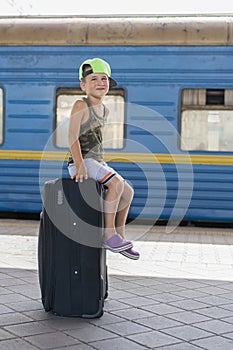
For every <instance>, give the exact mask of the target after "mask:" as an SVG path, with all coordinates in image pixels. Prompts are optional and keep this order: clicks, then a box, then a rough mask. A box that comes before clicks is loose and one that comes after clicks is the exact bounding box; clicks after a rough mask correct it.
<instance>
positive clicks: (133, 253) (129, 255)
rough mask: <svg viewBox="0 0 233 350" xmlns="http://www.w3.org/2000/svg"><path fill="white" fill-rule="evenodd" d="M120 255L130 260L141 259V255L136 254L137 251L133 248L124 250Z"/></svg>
mask: <svg viewBox="0 0 233 350" xmlns="http://www.w3.org/2000/svg"><path fill="white" fill-rule="evenodd" d="M120 253H121V254H122V255H124V256H126V257H127V258H129V259H133V260H138V259H139V258H140V254H139V253H138V252H136V250H133V249H132V248H129V249H127V250H124V251H122V252H120Z"/></svg>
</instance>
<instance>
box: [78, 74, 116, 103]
mask: <svg viewBox="0 0 233 350" xmlns="http://www.w3.org/2000/svg"><path fill="white" fill-rule="evenodd" d="M80 87H81V89H82V90H83V91H85V92H86V94H87V95H93V96H94V97H99V98H101V97H104V96H105V95H106V94H107V93H108V91H109V78H108V76H107V75H106V74H104V73H91V74H89V75H87V76H86V77H85V78H84V79H83V80H82V81H81V83H80Z"/></svg>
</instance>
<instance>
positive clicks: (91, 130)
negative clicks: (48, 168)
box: [68, 98, 106, 164]
mask: <svg viewBox="0 0 233 350" xmlns="http://www.w3.org/2000/svg"><path fill="white" fill-rule="evenodd" d="M83 100H84V101H85V102H86V103H87V106H88V108H89V118H88V120H87V121H86V122H85V123H83V124H81V127H80V133H79V143H80V147H81V152H82V156H83V158H93V159H95V160H97V161H98V162H102V161H103V146H102V140H103V135H102V132H103V127H104V123H105V120H106V107H105V106H104V115H103V118H99V117H98V116H97V115H96V113H95V111H94V108H93V106H92V105H91V103H90V101H89V100H88V99H87V98H83ZM73 162H74V161H73V157H72V154H71V153H70V156H69V160H68V163H69V164H70V163H73Z"/></svg>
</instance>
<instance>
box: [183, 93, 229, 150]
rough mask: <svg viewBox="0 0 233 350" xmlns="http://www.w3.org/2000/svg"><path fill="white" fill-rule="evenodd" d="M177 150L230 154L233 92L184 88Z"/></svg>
mask: <svg viewBox="0 0 233 350" xmlns="http://www.w3.org/2000/svg"><path fill="white" fill-rule="evenodd" d="M181 101H182V105H181V149H182V150H187V151H194V150H202V151H220V152H233V89H184V90H183V91H182V99H181Z"/></svg>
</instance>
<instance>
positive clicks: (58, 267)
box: [38, 178, 108, 318]
mask: <svg viewBox="0 0 233 350" xmlns="http://www.w3.org/2000/svg"><path fill="white" fill-rule="evenodd" d="M103 194H104V190H103V187H102V186H101V185H100V184H99V183H98V182H96V181H94V180H92V179H88V180H85V181H84V182H83V183H76V182H75V181H74V180H71V179H68V178H63V179H61V178H59V179H55V180H52V181H47V182H46V183H45V186H44V192H43V209H42V213H41V219H40V229H39V241H38V265H39V266H38V267H39V283H40V289H41V299H42V303H43V306H44V309H45V311H51V312H53V313H55V314H56V315H61V316H75V317H83V318H95V317H100V316H102V315H103V307H104V299H105V298H106V297H107V291H108V281H107V266H106V251H105V249H103V248H102V239H103Z"/></svg>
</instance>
